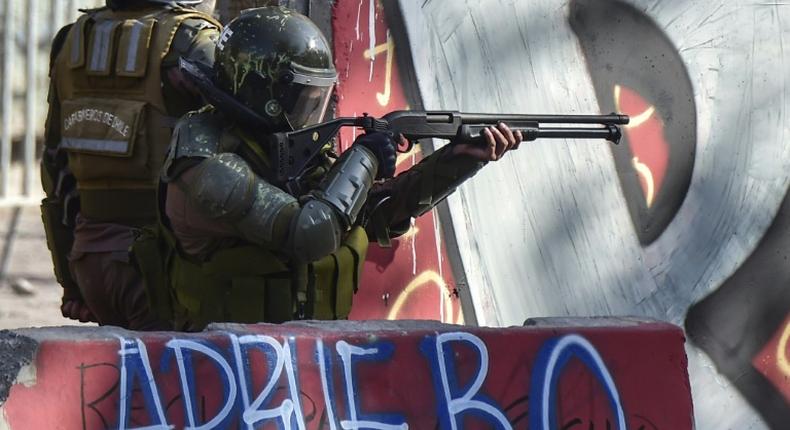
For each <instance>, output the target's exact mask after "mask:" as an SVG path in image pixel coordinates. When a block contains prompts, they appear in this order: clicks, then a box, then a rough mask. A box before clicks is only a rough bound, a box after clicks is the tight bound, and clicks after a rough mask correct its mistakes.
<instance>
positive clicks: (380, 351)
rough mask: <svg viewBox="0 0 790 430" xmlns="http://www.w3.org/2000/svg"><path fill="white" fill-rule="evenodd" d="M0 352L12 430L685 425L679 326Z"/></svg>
mask: <svg viewBox="0 0 790 430" xmlns="http://www.w3.org/2000/svg"><path fill="white" fill-rule="evenodd" d="M596 326H598V327H596ZM20 345H27V346H26V347H23V348H20ZM13 348H17V349H16V351H17V352H16V354H13V355H10V356H9V354H8V353H9V351H10V350H12V349H13ZM20 350H21V351H25V352H26V358H27V359H29V360H28V362H27V363H26V364H27V365H26V366H24V367H22V366H17V367H16V368H15V369H16V370H15V371H14V372H13V374H10V372H9V364H10V363H18V362H19V360H20V358H23V357H21V356H22V355H25V354H22V353H19V351H20ZM0 355H3V356H4V358H5V359H6V360H7V361H6V362H5V363H6V364H5V365H4V367H3V368H2V369H3V374H2V376H3V378H4V379H6V378H8V380H9V381H14V380H16V383H14V384H11V385H10V389H8V387H7V386H6V385H5V384H3V385H0V387H2V388H3V390H0V394H2V395H3V396H2V398H0V427H1V428H6V429H10V430H16V429H45V428H48V429H54V428H68V429H167V428H186V429H236V428H238V429H253V428H255V429H269V428H281V429H282V428H286V429H333V430H334V429H341V428H342V429H382V430H383V429H408V428H414V429H434V428H435V429H483V428H485V429H513V428H532V429H576V428H578V429H585V430H587V429H618V430H624V429H626V428H628V429H636V430H658V429H672V430H684V429H689V430H690V429H691V428H692V418H691V414H692V411H691V402H690V393H689V387H688V379H687V375H686V370H685V361H686V360H685V352H684V351H683V334H682V332H681V330H680V329H679V328H677V327H674V326H671V325H669V324H665V323H657V322H649V321H638V320H634V319H630V320H627V319H624V320H607V321H596V320H576V321H570V320H566V321H559V320H554V321H551V320H545V321H541V320H536V321H533V322H532V326H531V327H521V328H508V329H483V328H478V329H467V328H462V327H460V326H451V325H441V324H438V323H420V322H414V321H412V322H393V323H385V322H373V323H353V322H340V323H322V324H321V325H317V324H315V325H310V324H286V325H282V326H269V325H259V326H227V327H223V328H222V329H221V330H214V331H209V332H205V333H202V334H200V335H186V334H167V335H166V334H164V333H160V334H142V333H133V332H126V331H122V330H118V331H116V332H112V331H111V330H106V329H105V330H104V331H101V329H89V330H85V329H83V330H81V331H80V330H79V329H66V328H62V329H50V330H49V331H35V330H27V331H20V332H17V333H11V332H3V333H0ZM9 376H10V378H9ZM42 405H46V408H45V409H41V406H42Z"/></svg>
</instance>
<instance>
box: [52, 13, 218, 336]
mask: <svg viewBox="0 0 790 430" xmlns="http://www.w3.org/2000/svg"><path fill="white" fill-rule="evenodd" d="M219 29H220V25H219V23H218V22H216V21H215V20H214V19H213V18H211V17H210V16H208V15H205V14H203V13H200V12H198V11H196V10H193V9H190V8H184V7H181V6H177V5H176V4H175V3H172V4H168V2H147V1H129V2H122V1H117V0H116V1H112V2H110V1H108V7H104V8H100V9H94V10H89V11H86V12H85V14H83V15H82V16H81V17H80V18H79V19H78V20H77V21H76V22H75V23H73V24H69V25H67V26H66V27H64V28H63V29H61V30H60V31H59V32H58V34H57V36H56V38H55V40H54V43H53V49H52V56H51V66H50V70H51V74H50V77H51V86H50V95H49V104H50V108H49V113H48V116H47V124H46V136H45V151H44V156H43V159H42V164H41V167H42V184H43V187H44V191H45V193H46V196H47V198H46V199H45V200H44V201H43V202H42V218H43V220H44V224H45V229H46V232H47V242H48V245H49V247H50V250H51V251H52V256H53V261H54V263H55V272H56V276H57V278H58V281H59V282H60V283H61V285H62V286H63V288H64V303H65V302H66V301H70V300H82V301H83V302H84V303H85V304H86V305H87V307H88V308H89V309H90V311H91V312H92V313H93V315H94V316H95V318H96V319H97V320H98V323H99V324H102V325H107V324H109V325H118V326H122V327H125V328H130V329H140V330H147V329H163V328H168V327H169V324H168V323H167V322H165V321H163V320H161V319H160V318H158V317H157V316H156V315H155V314H154V313H153V312H151V309H150V306H149V304H148V300H147V298H146V294H145V290H144V288H143V285H142V279H141V277H140V274H139V273H138V272H137V271H136V269H135V267H134V265H133V264H131V262H130V260H129V253H128V250H129V248H130V246H131V244H132V243H133V240H134V235H135V231H136V229H137V228H138V227H140V226H142V225H146V224H151V223H155V222H156V220H157V209H156V208H157V203H156V190H157V186H158V184H157V182H158V181H157V180H158V172H159V170H160V168H161V165H162V162H163V161H164V158H165V151H166V148H167V144H168V142H169V140H170V137H171V135H172V130H173V126H174V124H175V122H176V118H177V117H179V116H181V115H183V114H184V113H185V112H187V111H189V110H192V109H196V108H198V107H200V106H201V105H202V103H203V102H202V99H201V97H200V95H199V93H197V92H195V91H194V90H193V89H191V88H190V86H189V84H188V82H186V81H183V80H182V78H181V77H180V72H178V69H177V67H176V66H177V62H178V60H179V57H181V56H185V57H188V58H191V59H193V60H195V61H201V62H207V63H212V62H213V55H214V42H215V40H216V38H217V36H218V32H219Z"/></svg>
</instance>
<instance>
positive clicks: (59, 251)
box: [41, 197, 79, 291]
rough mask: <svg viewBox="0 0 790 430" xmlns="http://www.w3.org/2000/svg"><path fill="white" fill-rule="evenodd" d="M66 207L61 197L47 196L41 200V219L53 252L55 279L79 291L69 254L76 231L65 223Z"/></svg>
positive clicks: (68, 287)
mask: <svg viewBox="0 0 790 430" xmlns="http://www.w3.org/2000/svg"><path fill="white" fill-rule="evenodd" d="M65 212H66V211H65V208H64V205H63V202H62V201H61V200H60V199H55V198H52V197H47V198H45V199H44V200H42V201H41V221H42V222H43V223H44V233H45V234H46V238H47V248H49V252H50V253H51V254H52V264H53V266H54V268H55V279H57V281H58V283H59V284H60V285H61V286H63V288H64V289H66V290H71V291H79V288H78V287H77V283H76V282H74V279H73V278H72V277H71V272H69V261H68V256H69V252H71V247H72V245H73V244H74V232H73V231H72V229H71V228H70V227H68V226H66V225H65V224H63V220H64V219H65Z"/></svg>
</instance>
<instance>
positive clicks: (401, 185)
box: [135, 7, 521, 330]
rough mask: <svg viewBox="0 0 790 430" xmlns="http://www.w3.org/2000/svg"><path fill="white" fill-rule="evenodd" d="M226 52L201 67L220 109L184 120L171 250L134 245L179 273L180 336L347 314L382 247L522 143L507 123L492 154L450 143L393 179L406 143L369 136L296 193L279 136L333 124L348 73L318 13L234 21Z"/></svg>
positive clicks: (171, 291)
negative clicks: (217, 327)
mask: <svg viewBox="0 0 790 430" xmlns="http://www.w3.org/2000/svg"><path fill="white" fill-rule="evenodd" d="M215 57H216V61H215V63H214V67H213V69H210V70H209V69H206V68H203V70H202V71H201V70H200V68H199V67H198V68H197V72H192V73H193V74H196V75H197V76H195V78H196V79H195V80H196V82H205V81H207V80H208V81H210V82H211V85H210V87H209V88H202V89H203V92H204V94H205V95H206V96H207V98H209V99H210V101H211V102H212V103H213V107H211V106H210V107H207V108H204V109H202V110H200V111H198V112H194V113H191V114H189V115H188V116H186V117H185V118H183V119H182V120H181V121H180V122H179V124H178V125H177V126H176V132H175V134H174V137H173V143H172V145H171V147H170V150H169V152H168V159H167V161H166V162H165V166H164V168H163V173H162V178H163V182H164V183H165V184H166V185H167V188H166V197H165V199H164V200H165V205H164V212H165V216H164V217H163V223H162V225H161V228H160V230H159V232H158V234H160V235H162V236H163V237H160V238H159V243H160V246H158V249H160V250H162V249H169V251H164V254H161V255H156V253H155V252H152V250H154V249H157V247H156V246H147V247H144V248H145V249H144V250H141V251H140V252H137V251H135V254H136V255H141V256H143V257H142V258H143V259H145V260H147V261H144V262H143V266H147V268H146V270H145V271H146V273H148V274H161V275H162V276H163V277H164V278H166V281H162V280H161V279H160V280H156V279H151V280H150V283H151V284H158V285H159V286H160V290H161V291H165V290H166V292H163V293H162V294H161V295H160V297H159V298H158V300H159V302H160V303H163V302H168V303H169V304H170V305H171V309H172V315H171V317H172V318H173V319H174V320H175V321H176V328H178V329H187V330H195V329H201V328H202V327H204V326H205V325H206V324H207V323H209V322H213V321H235V322H257V321H268V322H280V321H285V320H291V319H295V318H312V319H338V318H345V317H347V315H348V313H349V311H350V308H351V299H352V296H353V294H354V291H355V290H356V289H357V287H358V282H359V279H360V274H359V272H360V269H361V267H362V263H363V262H364V260H365V255H366V251H367V244H368V241H369V239H376V240H379V241H382V242H386V241H388V240H389V238H390V237H394V236H397V235H399V234H403V233H404V232H405V231H406V230H407V229H408V227H409V225H410V221H411V217H414V216H419V215H421V214H423V213H425V212H427V211H428V210H429V209H431V208H432V207H434V206H435V205H436V204H437V203H438V202H439V201H441V200H442V199H443V198H444V197H446V196H447V195H448V194H449V193H451V192H452V190H453V189H454V188H455V187H456V186H458V185H459V184H460V183H461V182H463V181H464V180H466V179H467V178H469V177H471V176H472V175H473V174H474V173H475V172H476V171H477V170H478V169H479V168H480V167H481V166H482V165H483V164H484V163H485V162H486V161H489V160H496V159H498V158H500V157H501V156H502V155H503V154H504V153H505V152H506V151H507V150H509V149H511V148H514V147H515V146H516V145H517V144H518V142H520V141H521V136H520V135H518V134H516V135H514V134H513V133H512V132H511V131H510V130H509V129H508V128H507V126H506V125H504V124H500V126H499V127H498V128H492V129H490V130H487V131H486V139H487V146H486V147H472V146H469V145H456V146H454V147H453V148H450V147H445V148H443V149H440V150H439V151H437V152H435V153H434V154H432V155H431V156H429V157H427V158H425V159H424V160H423V161H422V162H421V163H419V164H418V165H417V166H415V167H413V168H411V169H410V170H409V171H407V172H405V173H403V174H401V175H399V176H398V177H396V178H392V175H393V173H394V171H395V155H396V154H395V145H394V143H395V142H394V141H393V140H394V139H393V136H390V135H388V134H385V133H371V134H366V135H363V136H361V137H359V138H357V139H356V141H355V143H354V144H353V145H352V146H351V148H350V149H348V150H347V151H345V152H344V153H343V154H342V155H341V156H339V157H338V158H336V159H335V157H336V156H334V155H333V151H332V148H324V151H322V153H321V156H320V157H318V160H317V161H315V162H314V163H313V164H311V165H310V166H309V167H308V169H307V170H306V171H305V172H304V174H303V175H302V176H301V178H302V182H303V183H302V184H301V185H300V186H299V187H298V189H300V190H302V191H301V192H299V193H298V195H292V194H289V193H288V192H285V191H284V188H285V187H283V185H282V184H278V183H277V182H276V180H275V178H274V174H273V173H274V172H273V169H272V160H271V158H270V157H271V156H272V155H271V154H270V152H269V149H268V146H267V144H266V142H267V136H268V135H269V134H271V133H274V132H281V131H290V130H297V129H300V128H303V127H305V126H309V125H312V124H316V123H318V122H320V121H321V120H322V119H323V117H324V115H325V113H326V110H327V105H328V103H329V98H330V95H331V93H332V88H333V85H334V83H335V81H336V78H337V73H336V71H335V68H334V64H333V61H332V55H331V49H330V46H329V44H328V43H327V41H326V39H325V38H324V36H323V34H322V33H321V31H320V30H319V29H318V28H317V27H316V26H315V25H314V24H313V23H312V22H311V21H310V20H309V19H308V18H307V17H305V16H302V15H300V14H298V13H296V12H293V11H290V10H288V9H285V8H279V7H268V8H259V9H251V10H247V11H245V12H243V13H242V14H241V15H240V16H239V17H237V18H236V19H235V20H233V21H231V22H230V23H229V24H228V25H227V26H226V27H225V29H224V30H223V32H222V33H221V35H220V37H219V40H218V42H217V50H216V55H215ZM192 69H194V68H192V67H187V70H192ZM201 74H202V75H203V76H200V75H201ZM207 78H210V79H207ZM377 179H378V180H377ZM289 189H290V188H289ZM149 239H150V243H154V242H156V239H155V238H154V237H153V236H152V237H151V238H149ZM162 243H164V244H169V245H170V246H169V247H168V246H161V244H162ZM162 261H165V262H167V264H166V266H164V267H161V266H160V267H157V263H158V262H162Z"/></svg>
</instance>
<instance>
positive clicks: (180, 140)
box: [162, 110, 222, 182]
mask: <svg viewBox="0 0 790 430" xmlns="http://www.w3.org/2000/svg"><path fill="white" fill-rule="evenodd" d="M221 136H222V126H221V124H220V123H219V119H218V118H217V116H216V115H214V113H213V112H212V111H208V110H200V111H196V112H190V113H188V114H187V115H186V116H184V117H183V118H181V119H180V120H178V122H177V123H176V126H175V129H174V130H173V138H172V140H171V141H170V148H169V149H168V151H167V159H166V160H165V164H164V166H163V168H162V180H163V181H164V182H171V181H172V180H173V179H175V178H176V177H178V175H179V174H180V173H181V172H182V171H183V170H185V169H179V168H178V167H179V166H178V164H179V163H178V160H180V159H185V158H209V157H213V156H214V155H216V154H218V153H219V152H220V137H221Z"/></svg>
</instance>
